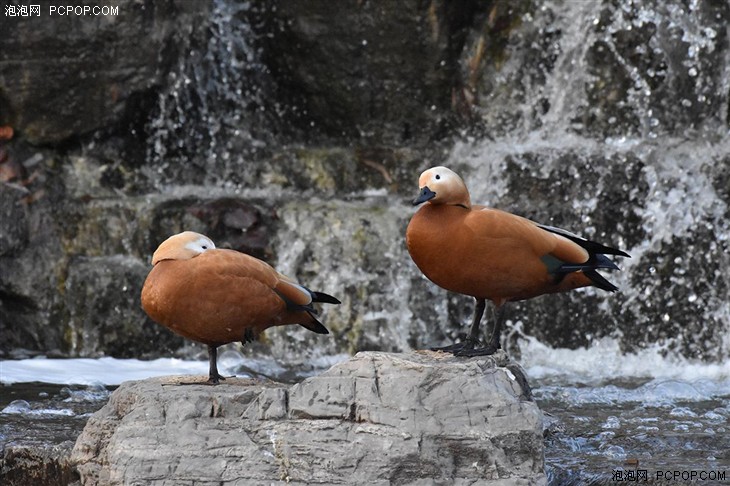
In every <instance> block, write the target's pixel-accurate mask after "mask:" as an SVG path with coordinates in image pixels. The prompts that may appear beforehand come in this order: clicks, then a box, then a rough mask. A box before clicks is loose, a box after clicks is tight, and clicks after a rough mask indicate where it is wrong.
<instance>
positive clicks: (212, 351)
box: [208, 344, 225, 385]
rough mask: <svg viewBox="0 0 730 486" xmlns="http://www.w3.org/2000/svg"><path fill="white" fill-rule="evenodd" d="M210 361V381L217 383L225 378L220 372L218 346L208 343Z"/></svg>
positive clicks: (213, 383) (212, 383) (210, 382)
mask: <svg viewBox="0 0 730 486" xmlns="http://www.w3.org/2000/svg"><path fill="white" fill-rule="evenodd" d="M208 362H209V363H210V371H209V372H208V383H209V384H211V385H217V384H218V383H219V381H220V380H225V378H223V377H222V376H221V375H220V374H218V346H213V345H212V344H209V345H208Z"/></svg>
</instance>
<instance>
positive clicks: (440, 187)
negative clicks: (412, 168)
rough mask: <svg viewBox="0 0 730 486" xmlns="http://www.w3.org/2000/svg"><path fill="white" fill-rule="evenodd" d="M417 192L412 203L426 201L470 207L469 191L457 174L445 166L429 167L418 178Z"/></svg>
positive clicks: (416, 203)
mask: <svg viewBox="0 0 730 486" xmlns="http://www.w3.org/2000/svg"><path fill="white" fill-rule="evenodd" d="M418 187H419V191H420V192H419V193H418V197H416V199H414V200H413V204H414V205H418V204H421V203H424V202H426V201H428V202H429V203H431V204H450V205H454V206H464V207H465V208H470V207H471V200H470V198H469V191H468V190H467V188H466V184H464V181H463V180H462V179H461V177H459V175H458V174H457V173H456V172H454V171H453V170H451V169H448V168H446V167H441V166H439V167H431V168H430V169H428V170H426V171H424V172H423V173H422V174H421V177H419V178H418Z"/></svg>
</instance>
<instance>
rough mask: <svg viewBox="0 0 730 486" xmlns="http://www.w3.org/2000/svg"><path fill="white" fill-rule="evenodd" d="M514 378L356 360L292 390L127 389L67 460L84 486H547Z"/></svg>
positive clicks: (140, 385)
mask: <svg viewBox="0 0 730 486" xmlns="http://www.w3.org/2000/svg"><path fill="white" fill-rule="evenodd" d="M506 365H508V361H507V360H506V357H505V356H504V355H503V354H501V355H498V356H496V357H494V358H492V357H488V358H476V359H468V360H466V359H458V358H453V357H451V356H450V355H445V354H443V353H433V352H413V353H409V354H387V353H359V354H357V355H356V356H355V357H354V358H352V359H351V360H350V361H348V362H345V363H342V364H339V365H336V366H334V367H333V368H331V369H330V370H329V371H327V372H325V373H323V374H321V375H319V376H316V377H312V378H309V379H307V380H305V381H303V382H301V383H299V384H296V385H293V386H291V387H287V386H285V385H281V384H277V383H273V382H262V381H252V380H243V379H237V378H229V379H228V380H226V382H225V384H223V385H220V386H217V387H210V386H206V385H186V386H180V385H178V383H179V382H180V381H188V380H189V379H199V380H201V381H202V380H204V377H166V378H159V379H150V380H145V381H140V382H128V383H125V384H123V385H122V386H121V387H120V388H119V389H118V390H116V391H115V392H114V393H113V395H112V397H111V399H110V401H109V403H108V404H107V405H106V406H105V407H104V408H103V409H101V410H100V411H99V412H97V413H96V414H94V416H92V417H91V419H90V420H89V422H88V424H87V426H86V428H85V429H84V432H83V433H82V434H81V436H80V437H79V439H78V440H77V442H76V445H75V447H74V451H73V454H72V459H71V460H72V462H73V463H74V464H75V465H76V468H77V470H78V472H79V474H80V478H81V484H82V485H85V486H89V485H97V484H99V485H101V484H109V485H111V484H138V485H163V484H181V483H185V482H195V483H196V484H220V483H221V482H225V483H231V484H234V483H236V482H237V481H239V482H245V481H260V482H274V483H277V484H278V482H282V483H283V482H286V483H290V484H312V483H318V484H353V483H361V484H362V483H368V484H411V483H414V482H415V483H418V482H423V481H436V482H448V483H450V484H541V483H545V476H544V472H543V445H542V440H543V439H542V416H541V413H540V411H539V410H538V408H537V406H536V404H535V403H534V402H533V401H531V400H530V399H528V396H529V391H528V389H527V388H526V382H524V381H522V380H521V379H520V377H521V376H522V374H521V371H520V370H519V368H518V367H517V368H515V367H511V368H508V367H505V366H506ZM513 366H514V365H513Z"/></svg>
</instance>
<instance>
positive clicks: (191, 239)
mask: <svg viewBox="0 0 730 486" xmlns="http://www.w3.org/2000/svg"><path fill="white" fill-rule="evenodd" d="M214 249H215V244H214V243H213V242H212V241H211V239H210V238H208V237H207V236H205V235H201V234H200V233H196V232H194V231H183V232H182V233H178V234H176V235H173V236H171V237H169V238H168V239H166V240H165V241H163V242H162V243H161V244H160V246H159V247H157V250H156V251H155V253H154V254H153V255H152V265H157V263H158V262H161V261H162V260H190V259H191V258H194V257H196V256H198V255H200V254H201V253H203V252H205V251H208V250H214Z"/></svg>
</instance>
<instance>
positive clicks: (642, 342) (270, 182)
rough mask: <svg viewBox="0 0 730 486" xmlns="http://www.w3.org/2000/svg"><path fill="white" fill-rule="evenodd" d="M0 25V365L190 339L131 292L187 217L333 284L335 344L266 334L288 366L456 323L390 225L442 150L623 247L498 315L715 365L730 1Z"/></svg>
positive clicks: (454, 299) (198, 11) (552, 335)
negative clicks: (599, 273)
mask: <svg viewBox="0 0 730 486" xmlns="http://www.w3.org/2000/svg"><path fill="white" fill-rule="evenodd" d="M2 22H3V32H8V33H9V34H8V35H6V37H5V39H4V41H3V42H4V45H7V46H8V49H3V50H2V52H0V125H3V124H10V125H12V126H13V127H14V128H15V136H14V138H13V139H12V140H10V141H9V142H3V143H4V144H3V146H2V147H0V150H2V153H0V164H1V165H2V166H1V167H0V169H3V170H0V174H2V177H3V179H2V180H1V181H0V216H1V217H2V218H3V221H2V226H1V227H0V343H1V344H2V346H1V347H0V352H2V353H3V356H5V355H7V354H5V353H8V352H9V351H10V350H13V349H16V348H25V349H27V350H29V351H28V352H29V353H30V354H33V353H47V352H49V351H54V350H55V352H56V353H57V354H61V355H70V356H78V355H99V354H102V353H103V354H111V355H114V356H130V355H132V353H134V354H135V355H138V356H148V357H151V356H155V355H159V354H162V355H169V354H170V353H171V352H172V351H173V350H174V349H176V348H178V347H179V346H180V345H181V343H182V341H181V340H180V339H178V338H176V337H174V336H172V335H169V334H165V333H166V332H167V331H165V330H164V329H162V330H159V331H154V329H156V325H155V324H153V323H152V322H150V321H148V320H146V317H144V315H143V314H142V313H141V312H140V311H139V302H138V295H136V293H135V292H133V291H132V290H131V289H134V288H136V285H141V282H142V280H143V277H144V274H145V273H146V270H147V269H149V266H148V262H149V258H150V255H151V253H152V251H154V249H155V248H156V246H157V245H158V244H159V243H160V242H161V241H162V240H164V239H165V238H166V237H168V236H169V235H170V234H172V233H176V232H179V231H181V230H183V229H190V230H194V231H199V232H202V233H206V234H208V235H209V236H211V237H213V239H214V240H215V241H216V243H217V244H218V245H219V246H227V247H231V248H235V249H239V250H242V251H247V252H250V253H252V254H254V255H256V256H260V257H263V258H265V259H266V260H267V261H269V262H271V263H272V264H274V265H275V266H276V267H277V268H279V269H280V270H281V271H283V272H284V273H287V274H289V275H292V276H294V277H296V278H299V279H301V280H303V281H307V282H309V283H311V285H312V287H314V288H321V289H322V290H324V291H326V292H327V293H330V294H333V295H336V296H337V297H338V298H340V300H342V301H343V305H341V306H338V307H336V308H332V309H328V310H327V311H326V313H324V314H323V316H322V317H323V320H324V321H325V322H326V325H327V327H328V328H330V329H331V330H332V331H333V333H332V334H331V335H329V336H328V337H326V338H322V337H317V336H314V335H311V333H309V334H308V333H307V332H306V330H301V331H299V330H286V331H284V330H280V329H277V330H272V331H269V332H268V335H269V337H270V338H271V339H270V343H271V346H269V348H268V349H267V350H266V352H270V353H272V354H273V355H274V356H276V357H277V358H279V359H285V360H293V361H297V360H306V359H307V358H308V357H309V356H312V355H317V354H328V353H337V352H354V351H358V350H387V351H401V350H404V349H408V348H411V347H425V346H428V345H431V344H440V343H444V342H449V341H452V340H454V339H458V338H459V337H463V336H464V334H465V332H466V325H465V323H466V322H468V318H469V317H468V316H469V315H470V314H471V305H472V304H471V302H470V299H469V298H462V297H458V296H453V295H447V294H446V293H445V292H443V291H441V290H440V289H437V288H436V287H434V286H433V285H431V284H430V283H429V282H428V281H426V280H425V279H424V278H423V277H422V276H421V275H420V273H419V272H418V270H417V269H416V268H415V266H414V265H413V264H412V262H411V261H410V258H409V256H408V254H407V252H406V251H405V246H404V241H403V239H404V231H405V227H406V225H407V222H408V219H409V218H410V216H411V215H412V214H413V211H414V210H413V208H412V207H411V205H410V203H409V200H410V199H412V197H413V193H414V191H415V190H416V187H415V186H416V181H417V176H418V174H419V173H420V171H421V170H423V169H425V168H427V167H428V166H432V165H438V164H445V165H449V166H451V167H452V168H453V169H455V170H457V171H458V172H460V174H461V175H462V176H463V177H464V179H465V181H466V182H467V184H468V185H469V187H470V190H471V192H472V200H473V201H474V202H475V203H476V202H479V203H486V204H489V205H492V206H495V207H499V208H502V209H506V210H509V211H512V212H515V213H518V214H521V215H524V216H527V217H530V218H533V219H535V220H536V221H539V222H541V223H545V224H551V225H556V226H562V227H565V228H566V229H569V230H571V231H573V232H576V233H578V234H582V235H584V236H586V237H590V238H593V239H596V240H599V241H604V242H606V243H608V244H614V245H618V246H620V247H621V248H622V249H624V250H626V251H628V253H630V254H631V255H632V256H633V258H632V259H630V260H629V259H626V260H624V261H623V262H620V265H621V267H622V268H623V272H622V273H621V274H614V275H612V276H611V277H610V280H612V281H615V282H616V283H617V284H618V286H619V287H620V288H621V292H620V293H618V294H614V295H610V296H609V295H606V294H604V293H599V292H594V291H592V290H587V291H579V292H575V293H572V294H569V295H560V296H556V295H554V296H548V297H544V298H540V299H536V300H533V301H528V302H522V303H516V304H514V305H510V307H509V308H508V311H507V312H508V320H509V322H508V326H509V327H510V328H511V329H512V331H513V333H512V335H513V336H515V337H516V338H519V337H520V336H521V333H526V334H528V335H530V336H535V337H537V338H538V339H539V340H540V341H542V342H544V343H546V344H548V345H551V346H568V347H576V346H586V345H590V344H591V342H593V340H594V339H595V338H597V337H603V336H610V337H615V338H616V339H619V340H620V342H621V345H622V347H623V349H624V350H627V351H630V350H638V349H641V348H644V347H647V346H651V345H653V344H654V343H659V344H661V345H663V346H664V348H663V349H666V350H667V352H671V353H679V354H681V355H683V356H688V357H697V358H701V359H705V360H721V359H725V358H727V357H728V351H727V350H728V349H730V348H728V346H726V345H725V344H726V343H727V339H728V335H729V334H728V333H729V332H730V331H729V330H728V327H727V323H728V322H730V320H729V319H730V310H729V309H728V305H727V299H726V296H727V291H728V288H730V283H729V281H728V275H730V260H729V259H728V254H730V253H729V252H728V241H727V234H729V233H730V227H729V226H728V225H729V224H730V223H728V221H730V218H728V214H730V209H729V208H730V196H729V194H730V193H729V192H728V189H727V188H728V187H730V171H728V169H727V167H728V156H727V154H728V152H730V147H729V146H728V144H729V143H730V141H729V140H730V137H728V136H727V133H728V113H729V112H730V104H729V103H728V97H729V96H730V88H728V86H727V72H728V70H730V67H728V66H729V64H728V63H730V61H729V60H728V59H730V57H729V55H728V52H730V50H729V48H728V33H727V25H728V24H729V23H730V7H728V5H727V4H725V3H723V2H699V3H692V2H690V3H689V4H688V3H687V2H683V1H680V0H676V1H669V2H659V1H657V2H650V3H646V2H645V3H642V4H641V5H638V4H631V5H628V4H624V3H622V2H615V1H609V0H606V1H597V2H594V3H590V2H559V1H552V0H541V1H534V2H518V3H515V2H507V1H494V2H471V1H463V2H440V1H438V0H434V1H432V2H415V1H414V2H410V1H408V2H399V3H398V5H397V6H396V5H395V4H394V5H393V6H383V5H379V4H378V3H377V2H355V3H353V4H348V3H340V2H336V5H333V4H332V3H331V2H322V3H321V4H319V3H317V4H312V5H307V7H306V8H305V7H304V6H303V4H301V2H296V1H282V2H278V3H277V4H276V5H275V6H273V5H272V4H267V5H265V6H259V5H258V4H257V2H252V3H245V2H244V3H239V2H235V1H224V0H220V1H216V2H213V3H208V2H201V3H195V2H190V3H184V4H178V3H173V2H135V3H133V4H130V5H129V6H126V7H120V15H119V16H118V17H114V18H92V17H89V18H77V17H70V18H62V19H61V18H55V17H54V18H51V17H48V16H42V17H40V18H37V19H35V18H34V19H11V18H6V17H2ZM6 26H7V29H5V27H6ZM142 39H143V40H142ZM134 261H136V263H134ZM137 279H139V282H138V283H137V284H135V282H136V280H137ZM97 286H98V289H97ZM125 286H126V288H127V289H128V290H127V291H123V290H121V289H122V288H123V287H125ZM97 290H98V291H97ZM80 323H83V324H80ZM104 323H114V325H113V326H111V325H105V324H104ZM115 329H124V332H117V331H115ZM158 333H160V334H159V335H158ZM158 337H159V339H158ZM151 338H152V339H151ZM517 341H518V340H513V341H512V342H511V343H509V346H510V348H509V349H510V351H511V352H512V351H514V352H518V351H519V349H518V342H517ZM130 343H134V344H135V346H134V347H130Z"/></svg>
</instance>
